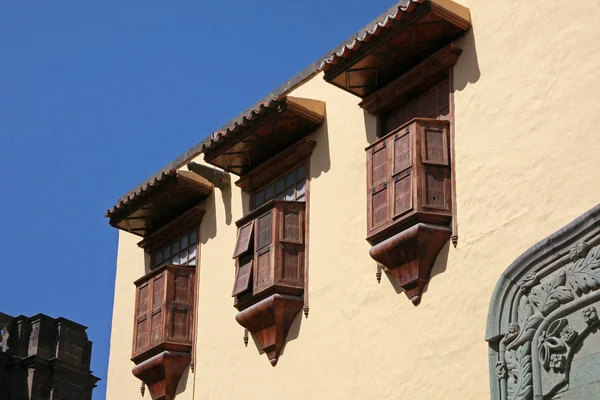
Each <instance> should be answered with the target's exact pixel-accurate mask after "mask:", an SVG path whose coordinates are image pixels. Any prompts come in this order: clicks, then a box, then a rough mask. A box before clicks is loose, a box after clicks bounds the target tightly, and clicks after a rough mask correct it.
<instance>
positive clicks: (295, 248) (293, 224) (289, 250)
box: [277, 204, 304, 287]
mask: <svg viewBox="0 0 600 400" xmlns="http://www.w3.org/2000/svg"><path fill="white" fill-rule="evenodd" d="M280 221H281V222H280V225H281V226H280V234H279V237H280V249H281V263H280V266H281V267H280V270H279V271H278V277H277V279H278V280H280V281H281V282H284V283H288V284H291V285H294V286H301V287H303V286H304V229H303V228H304V209H303V208H300V207H297V206H295V205H293V204H285V205H284V206H283V207H282V210H281V220H280Z"/></svg>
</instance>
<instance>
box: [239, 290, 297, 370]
mask: <svg viewBox="0 0 600 400" xmlns="http://www.w3.org/2000/svg"><path fill="white" fill-rule="evenodd" d="M303 305H304V301H303V299H302V297H298V296H287V295H280V294H274V295H272V296H270V297H267V298H266V299H264V300H262V301H260V302H258V303H256V304H254V305H252V306H250V307H248V308H246V309H245V310H243V311H241V312H240V313H238V314H237V315H236V316H235V319H236V320H237V322H238V323H239V324H240V325H242V326H243V327H244V328H246V329H248V331H250V332H251V333H252V334H253V335H254V337H256V339H257V340H258V343H259V345H260V347H261V348H262V350H263V351H264V352H265V353H266V354H267V357H269V361H270V362H271V365H273V366H275V365H277V361H278V360H279V356H280V355H281V351H282V350H283V346H284V344H285V339H286V337H287V335H288V332H289V330H290V327H291V325H292V322H293V321H294V318H296V315H298V313H299V312H300V310H302V307H303Z"/></svg>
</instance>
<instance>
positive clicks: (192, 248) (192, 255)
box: [189, 246, 196, 259]
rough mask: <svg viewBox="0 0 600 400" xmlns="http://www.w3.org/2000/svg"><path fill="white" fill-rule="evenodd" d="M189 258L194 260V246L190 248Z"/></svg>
mask: <svg viewBox="0 0 600 400" xmlns="http://www.w3.org/2000/svg"><path fill="white" fill-rule="evenodd" d="M189 258H190V259H191V258H196V246H193V247H190V256H189Z"/></svg>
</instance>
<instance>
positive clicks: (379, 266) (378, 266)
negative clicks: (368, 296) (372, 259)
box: [375, 264, 381, 283]
mask: <svg viewBox="0 0 600 400" xmlns="http://www.w3.org/2000/svg"><path fill="white" fill-rule="evenodd" d="M375 277H377V283H381V265H380V264H377V273H375Z"/></svg>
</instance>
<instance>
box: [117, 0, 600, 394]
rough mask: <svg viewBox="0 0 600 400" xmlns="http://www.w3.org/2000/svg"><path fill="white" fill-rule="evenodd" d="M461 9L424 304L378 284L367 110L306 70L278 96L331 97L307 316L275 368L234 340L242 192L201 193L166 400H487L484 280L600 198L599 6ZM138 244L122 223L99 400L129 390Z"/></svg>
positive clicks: (318, 154) (314, 196)
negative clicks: (448, 150) (188, 324)
mask: <svg viewBox="0 0 600 400" xmlns="http://www.w3.org/2000/svg"><path fill="white" fill-rule="evenodd" d="M461 4H463V5H465V6H467V7H469V8H470V9H471V14H472V20H473V24H474V28H473V30H472V32H470V33H469V34H468V35H467V36H466V37H465V38H463V39H462V40H461V41H460V42H459V45H460V47H463V49H464V51H463V54H462V55H461V57H460V58H459V62H458V64H457V65H456V67H455V90H456V92H455V103H456V141H455V145H456V178H457V201H458V224H459V244H458V248H456V249H454V248H452V246H449V245H447V246H446V247H445V248H444V249H443V250H442V252H441V254H440V256H439V257H438V260H437V262H436V266H435V268H434V277H433V279H432V281H431V283H430V285H429V287H428V290H427V292H426V293H425V294H424V296H423V301H422V303H421V305H419V306H418V307H414V306H413V305H412V303H411V302H410V301H408V299H407V298H406V296H405V295H404V294H402V293H400V294H397V293H396V292H395V290H394V289H393V288H392V286H391V284H390V282H389V281H388V280H387V279H386V278H385V276H384V278H383V279H382V282H381V284H379V285H378V284H377V282H376V280H375V263H374V262H373V261H372V260H371V259H370V258H369V255H368V250H369V245H368V243H367V242H366V241H365V240H364V237H365V236H366V195H365V179H366V178H365V169H366V168H365V155H364V148H365V147H366V146H367V145H368V143H369V140H372V139H373V137H374V134H375V118H374V117H372V116H370V115H368V114H365V113H364V112H363V110H362V109H360V108H359V107H358V106H357V103H358V101H359V99H358V98H357V97H354V96H352V95H350V94H348V93H346V92H344V91H342V90H339V89H337V88H335V87H334V86H332V85H328V84H326V83H325V81H324V80H323V78H322V75H317V76H316V77H314V78H313V79H312V80H310V81H309V82H307V83H305V84H304V85H303V86H301V87H300V88H298V89H297V90H295V91H294V92H293V93H292V94H293V95H294V96H299V97H308V98H313V99H319V100H323V101H325V102H326V103H327V120H326V123H325V125H324V126H323V127H322V128H320V129H319V130H318V131H316V132H314V133H313V134H311V135H310V137H311V138H312V139H314V140H316V141H317V143H318V144H317V147H316V148H315V151H314V153H313V156H312V158H311V171H310V190H311V192H310V196H311V198H310V205H309V207H310V229H311V232H310V254H309V265H310V286H309V292H310V316H309V318H308V319H304V317H300V316H299V317H298V318H297V319H296V321H295V322H294V325H293V327H292V331H291V333H290V337H289V340H288V344H287V347H286V349H285V352H284V354H283V355H282V356H281V359H280V360H279V363H278V365H277V367H275V368H273V367H271V365H270V364H269V361H268V359H267V357H266V356H265V355H260V354H259V352H258V350H257V347H256V345H255V344H254V343H253V342H252V340H251V341H250V344H249V346H248V347H247V348H246V347H244V345H243V341H242V334H243V330H242V328H241V327H240V326H239V325H238V324H237V323H236V321H235V319H234V316H235V314H236V310H235V309H234V308H233V306H232V303H233V301H232V298H231V297H230V294H231V287H232V284H233V273H234V267H233V265H234V264H233V261H232V260H231V253H232V249H233V245H234V241H235V237H236V229H235V224H234V222H235V220H237V219H238V218H240V217H241V216H242V215H243V209H244V207H243V201H247V199H246V198H245V197H244V196H243V195H242V193H241V192H240V191H239V189H238V188H237V187H236V186H234V185H232V188H231V190H227V191H225V192H221V191H220V190H219V189H215V194H214V195H213V196H211V197H210V198H209V199H208V200H207V204H206V206H207V213H206V216H205V218H204V221H203V224H202V227H201V235H200V238H201V246H200V247H201V249H200V257H201V258H200V263H201V264H200V266H199V279H200V287H199V307H198V320H199V321H198V331H197V338H198V343H197V350H196V357H197V359H196V371H195V374H191V373H190V374H188V375H186V376H184V379H182V383H181V384H180V391H182V392H181V394H180V395H178V396H177V399H181V400H188V399H234V398H245V399H261V400H263V399H279V398H286V399H328V400H330V399H402V398H411V399H423V400H430V399H485V398H489V384H488V382H489V378H488V360H487V344H486V343H485V342H484V338H483V336H484V330H485V322H486V316H487V307H488V304H489V300H490V297H491V294H492V291H493V288H494V286H495V284H496V281H497V279H498V278H499V276H500V274H501V273H502V272H503V271H504V269H506V267H507V266H508V265H509V264H510V263H511V262H512V261H513V260H514V259H515V258H516V257H518V256H519V255H520V254H521V253H522V252H523V251H525V250H526V249H527V248H529V247H530V246H532V245H533V244H535V243H536V242H537V241H539V240H541V239H543V238H544V237H546V236H547V235H549V234H551V233H552V232H554V231H556V230H557V229H559V228H561V227H562V226H564V225H566V224H567V223H569V222H570V221H571V220H573V219H574V218H576V217H577V216H579V215H580V214H582V213H583V212H585V211H586V210H587V209H589V208H591V207H592V206H594V205H596V204H597V203H598V202H599V201H600V184H599V182H600V179H599V173H598V171H600V143H599V141H598V133H597V129H598V127H600V112H599V111H600V106H599V104H600V68H599V67H598V66H600V29H598V26H600V11H599V10H598V7H597V6H596V4H595V3H594V2H567V3H565V2H558V1H555V2H520V3H518V4H517V3H515V2H498V1H482V0H479V1H475V0H464V1H461ZM332 199H337V200H338V201H336V202H335V203H333V201H332ZM137 241H138V239H137V238H135V237H132V236H131V235H128V234H126V233H122V232H121V233H120V239H119V255H118V263H117V280H116V288H115V305H114V307H115V308H114V314H113V330H112V339H111V354H110V364H109V376H108V399H110V400H114V399H123V398H127V399H137V398H140V394H139V386H140V383H139V381H138V380H137V379H135V378H134V377H133V376H132V375H131V367H132V363H131V362H130V361H129V357H130V351H131V338H132V328H133V322H132V321H133V299H134V287H133V284H132V282H133V281H134V280H135V279H137V278H139V277H140V276H141V275H142V274H143V269H144V267H143V252H142V251H141V250H140V249H138V248H137V246H136V243H137ZM194 379H195V382H194ZM194 384H195V397H194V390H193V388H194ZM184 389H185V390H184ZM146 396H147V395H146Z"/></svg>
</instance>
